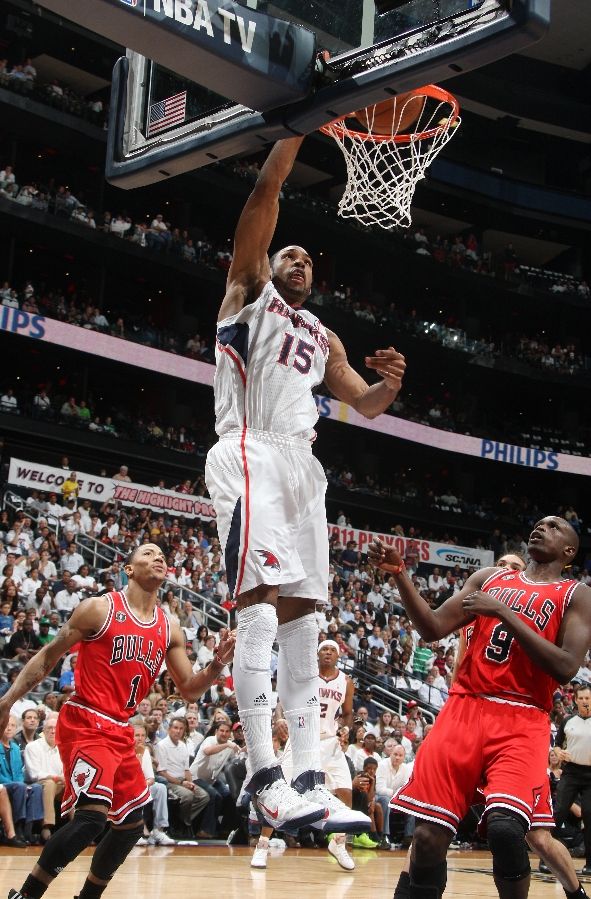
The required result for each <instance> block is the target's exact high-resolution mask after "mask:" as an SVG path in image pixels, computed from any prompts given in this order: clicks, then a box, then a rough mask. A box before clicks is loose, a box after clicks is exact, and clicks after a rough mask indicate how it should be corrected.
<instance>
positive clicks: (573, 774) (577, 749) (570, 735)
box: [554, 684, 591, 874]
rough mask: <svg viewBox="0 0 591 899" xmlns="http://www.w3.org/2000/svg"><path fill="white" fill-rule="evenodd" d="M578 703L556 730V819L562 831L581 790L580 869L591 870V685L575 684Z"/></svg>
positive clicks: (590, 872) (576, 701) (588, 871)
mask: <svg viewBox="0 0 591 899" xmlns="http://www.w3.org/2000/svg"><path fill="white" fill-rule="evenodd" d="M575 703H576V705H577V711H576V713H575V714H574V715H570V717H568V718H565V719H564V721H563V722H562V724H561V725H560V727H559V729H558V733H557V734H556V745H555V747H554V748H555V750H556V754H557V755H558V757H559V758H560V760H561V762H562V763H563V771H562V776H561V778H560V780H559V781H558V789H557V791H556V808H555V810H554V819H555V821H556V828H557V830H558V831H560V828H561V827H562V826H563V825H564V823H565V821H566V819H567V818H568V815H569V811H570V807H571V805H572V804H573V802H574V800H575V799H576V798H577V796H578V795H579V794H580V797H581V812H582V819H583V826H584V830H583V836H584V839H585V867H584V868H583V870H582V871H581V873H582V874H591V687H590V686H589V685H588V684H578V685H577V686H576V687H575ZM557 835H559V834H557Z"/></svg>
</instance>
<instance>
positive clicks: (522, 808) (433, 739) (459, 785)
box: [390, 694, 552, 833]
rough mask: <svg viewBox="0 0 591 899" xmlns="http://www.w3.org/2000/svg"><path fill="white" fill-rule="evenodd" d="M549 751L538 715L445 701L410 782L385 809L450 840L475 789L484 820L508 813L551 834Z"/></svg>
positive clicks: (480, 702)
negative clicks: (439, 830) (439, 829)
mask: <svg viewBox="0 0 591 899" xmlns="http://www.w3.org/2000/svg"><path fill="white" fill-rule="evenodd" d="M549 746H550V726H549V722H548V716H547V714H546V713H545V712H542V711H540V710H539V709H535V708H532V707H530V706H522V705H516V704H510V703H508V702H495V701H493V700H489V699H484V698H483V697H480V696H468V695H464V694H462V695H459V694H452V695H451V696H450V698H449V699H448V701H447V702H446V704H445V705H444V707H443V709H442V711H441V712H440V714H439V717H438V718H437V721H436V723H435V726H434V728H433V730H432V731H431V732H430V733H429V734H428V736H427V737H426V739H425V742H424V743H423V745H422V746H421V748H420V749H419V751H418V754H417V758H416V762H415V766H414V770H413V774H412V777H411V779H410V780H409V782H408V783H407V784H406V785H405V786H404V787H401V788H400V789H399V790H398V791H397V792H396V793H395V794H394V796H393V797H392V800H391V803H390V804H391V806H392V808H395V809H398V810H399V811H402V812H406V813H407V814H411V815H415V816H416V817H417V818H423V819H425V820H427V821H432V822H434V823H436V824H441V825H443V826H444V827H447V828H449V829H450V830H451V831H452V832H453V833H455V832H456V830H457V827H458V824H459V823H460V821H461V820H462V818H463V817H464V815H465V814H466V813H467V811H468V809H469V807H470V805H471V804H472V802H473V797H474V792H475V790H476V789H477V788H480V790H481V791H482V793H483V794H484V800H485V811H484V818H486V815H487V813H488V812H489V811H491V810H492V809H506V810H507V809H510V810H512V811H513V812H515V813H517V814H518V815H520V816H521V817H522V818H523V819H524V820H525V821H526V823H527V825H528V827H531V826H532V825H534V826H538V827H540V826H547V827H551V826H552V825H551V823H550V820H551V815H552V812H551V806H550V801H549V787H548V774H547V764H548V750H549ZM548 816H550V817H548ZM546 821H547V822H548V823H545V822H546Z"/></svg>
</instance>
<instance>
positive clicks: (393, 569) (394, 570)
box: [381, 562, 406, 574]
mask: <svg viewBox="0 0 591 899" xmlns="http://www.w3.org/2000/svg"><path fill="white" fill-rule="evenodd" d="M381 568H382V571H387V572H388V574H401V573H402V572H403V571H406V565H405V564H404V562H401V563H400V565H382V566H381Z"/></svg>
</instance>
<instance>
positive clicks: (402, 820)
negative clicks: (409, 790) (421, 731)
mask: <svg viewBox="0 0 591 899" xmlns="http://www.w3.org/2000/svg"><path fill="white" fill-rule="evenodd" d="M405 759H406V753H405V750H404V747H403V746H400V745H398V744H394V745H393V747H392V751H391V753H390V757H389V758H384V759H380V761H379V762H378V770H377V775H376V799H377V801H378V802H379V804H380V805H381V807H382V811H383V814H384V833H385V834H386V835H387V836H389V837H390V839H391V840H392V842H394V841H395V840H396V837H398V836H399V835H400V834H401V835H402V837H403V839H402V840H400V841H399V842H401V843H402V845H403V846H409V845H410V843H411V840H412V835H413V833H414V828H415V818H414V817H413V816H412V815H403V814H401V813H398V812H396V813H394V812H392V813H390V809H389V802H390V799H391V798H392V796H393V794H394V792H395V791H396V790H398V789H399V788H400V787H403V786H405V784H407V783H408V781H409V780H410V776H411V774H412V769H413V765H412V763H408V762H406V761H405ZM394 828H396V833H395V832H394ZM397 842H398V841H397Z"/></svg>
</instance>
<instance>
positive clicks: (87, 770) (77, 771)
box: [70, 758, 97, 796]
mask: <svg viewBox="0 0 591 899" xmlns="http://www.w3.org/2000/svg"><path fill="white" fill-rule="evenodd" d="M96 774H97V769H96V768H95V767H94V765H91V764H90V762H87V761H85V759H82V758H79V759H77V761H76V764H75V765H74V767H73V768H72V773H71V775H70V781H71V783H72V788H73V790H74V792H75V793H76V796H79V795H80V793H84V792H85V791H86V790H87V789H88V788H89V786H90V785H91V783H92V782H93V780H94V778H95V777H96Z"/></svg>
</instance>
